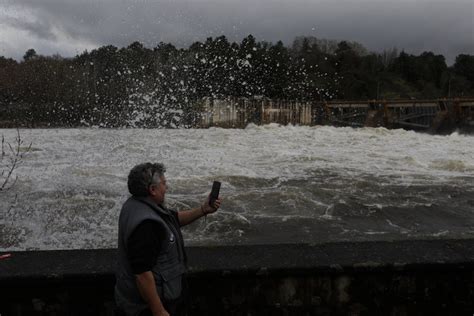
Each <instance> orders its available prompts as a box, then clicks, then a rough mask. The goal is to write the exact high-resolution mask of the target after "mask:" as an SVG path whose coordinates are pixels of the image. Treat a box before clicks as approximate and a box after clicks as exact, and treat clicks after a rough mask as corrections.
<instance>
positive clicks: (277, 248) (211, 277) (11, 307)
mask: <svg viewBox="0 0 474 316" xmlns="http://www.w3.org/2000/svg"><path fill="white" fill-rule="evenodd" d="M11 254H12V256H11V257H10V258H8V259H2V260H0V284H1V286H0V315H1V316H8V315H18V316H22V315H114V314H115V306H114V299H113V287H114V283H115V279H114V275H113V273H114V268H115V250H113V249H99V250H64V251H32V252H29V251H26V252H12V253H11ZM188 257H189V285H190V289H191V292H192V294H193V299H192V301H191V303H190V309H191V312H192V313H191V315H247V316H248V315H298V316H299V315H471V314H472V312H473V311H474V239H465V240H413V241H394V242H355V243H353V242H345V243H329V244H315V245H308V244H284V245H253V246H218V247H189V248H188Z"/></svg>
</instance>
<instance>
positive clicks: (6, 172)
mask: <svg viewBox="0 0 474 316" xmlns="http://www.w3.org/2000/svg"><path fill="white" fill-rule="evenodd" d="M23 145H24V140H23V139H22V138H21V135H20V130H18V129H17V134H16V138H15V142H14V144H13V145H12V144H11V143H9V142H6V141H5V137H4V136H3V135H2V148H1V150H2V152H1V156H0V168H1V172H0V193H1V192H2V191H6V190H8V189H10V188H11V187H13V186H14V185H15V183H16V181H17V180H18V176H14V171H15V170H16V169H17V168H18V167H19V166H20V164H21V162H22V160H23V158H24V157H25V155H26V154H28V153H29V152H30V150H31V145H32V143H30V144H29V145H28V146H26V147H23Z"/></svg>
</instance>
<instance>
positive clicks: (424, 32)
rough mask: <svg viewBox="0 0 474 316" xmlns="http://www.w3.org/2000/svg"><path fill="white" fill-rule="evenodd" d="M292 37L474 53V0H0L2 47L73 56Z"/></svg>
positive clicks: (450, 56)
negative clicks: (104, 49)
mask: <svg viewBox="0 0 474 316" xmlns="http://www.w3.org/2000/svg"><path fill="white" fill-rule="evenodd" d="M248 34H253V35H254V36H255V37H256V38H257V40H259V41H261V40H265V41H271V42H276V41H277V40H282V41H283V42H285V43H286V44H291V42H292V41H293V39H294V38H295V37H296V36H301V35H311V36H315V37H318V38H327V39H336V40H349V41H357V42H360V43H361V44H363V45H364V46H365V47H366V48H368V49H369V50H371V51H382V50H383V49H390V48H392V47H396V48H398V49H399V50H402V49H404V50H405V51H407V52H409V53H413V54H419V53H421V52H423V51H433V52H435V53H437V54H442V55H444V56H445V57H446V58H447V61H448V63H449V64H451V63H452V62H453V61H454V58H455V57H456V56H457V55H458V54H461V53H465V54H473V55H474V0H443V1H441V0H390V1H389V0H286V1H275V0H174V1H172V0H168V1H162V0H0V55H3V56H6V57H13V58H16V59H21V58H22V56H23V55H24V53H25V51H26V50H27V49H29V48H34V49H35V50H36V51H37V52H38V53H39V54H43V55H51V54H55V53H59V54H60V55H62V56H74V55H76V54H78V53H81V52H82V51H84V50H86V49H88V50H90V49H93V48H96V47H99V46H102V45H106V44H112V45H115V46H118V47H122V46H128V45H129V44H130V43H132V42H134V41H137V40H138V41H140V42H142V43H144V44H145V45H146V46H148V47H154V46H156V44H157V43H159V42H160V41H163V42H171V43H173V44H175V45H177V46H180V47H183V46H184V47H187V46H188V45H189V44H191V43H192V42H194V41H203V40H205V39H206V38H207V37H209V36H213V37H215V36H220V35H226V36H227V37H228V39H229V40H230V41H240V40H241V39H242V38H243V37H245V36H247V35H248Z"/></svg>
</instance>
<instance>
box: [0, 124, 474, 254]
mask: <svg viewBox="0 0 474 316" xmlns="http://www.w3.org/2000/svg"><path fill="white" fill-rule="evenodd" d="M0 134H3V135H5V137H6V139H7V140H8V141H10V142H13V140H14V138H15V135H16V131H15V130H8V129H2V130H0ZM21 135H22V138H23V139H25V141H27V142H32V143H33V145H32V151H31V152H30V153H29V154H28V155H27V156H26V158H25V159H24V161H23V164H22V165H21V166H20V168H19V169H18V171H17V176H18V181H17V182H16V184H15V186H14V187H13V188H12V189H11V190H9V191H6V193H1V194H0V198H1V200H0V211H1V212H0V249H1V250H25V249H76V248H111V247H115V246H116V238H117V221H118V215H119V211H120V207H121V205H122V203H123V202H124V201H125V200H126V199H127V197H128V191H127V186H126V180H127V175H128V172H129V170H130V169H131V168H132V167H133V166H134V165H135V164H138V163H141V162H146V161H153V162H163V163H164V164H165V165H166V167H167V173H166V176H167V178H168V185H169V190H168V194H167V204H168V206H171V207H175V208H178V209H184V208H189V207H197V206H198V205H199V204H200V203H201V202H202V201H204V199H205V197H206V196H207V194H208V193H209V191H210V188H211V184H212V181H213V180H214V179H216V180H219V181H221V182H222V189H221V196H222V197H223V198H224V202H223V206H222V209H221V210H219V212H218V213H217V214H215V215H210V216H208V217H207V219H206V220H204V219H201V220H199V221H198V222H196V223H194V224H192V225H190V226H187V227H186V228H185V229H184V236H185V239H186V243H187V244H188V245H191V244H206V245H208V244H213V245H214V244H251V243H254V244H262V243H295V242H304V243H322V242H329V241H344V240H351V241H354V240H393V239H415V238H417V239H418V238H472V237H473V236H474V136H466V135H459V134H457V133H454V134H452V135H448V136H433V135H428V134H420V133H415V132H410V131H404V130H387V129H384V128H376V129H374V128H361V129H352V128H335V127H308V126H301V127H294V126H283V127H282V126H278V125H275V124H270V125H266V126H254V125H250V126H248V127H247V128H246V129H244V130H241V129H219V128H211V129H156V130H140V129H117V130H112V129H34V130H21ZM15 196H17V197H16V199H15Z"/></svg>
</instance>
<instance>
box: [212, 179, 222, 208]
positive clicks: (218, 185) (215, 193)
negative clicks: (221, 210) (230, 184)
mask: <svg viewBox="0 0 474 316" xmlns="http://www.w3.org/2000/svg"><path fill="white" fill-rule="evenodd" d="M220 190H221V183H220V182H219V181H214V183H213V184H212V190H211V195H210V197H209V206H212V207H214V202H215V201H216V200H217V199H218V198H219V191H220Z"/></svg>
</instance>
